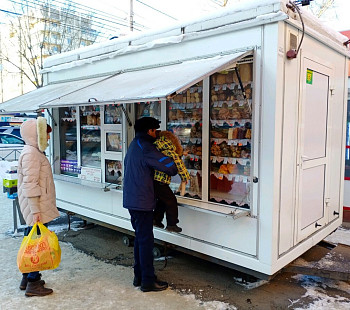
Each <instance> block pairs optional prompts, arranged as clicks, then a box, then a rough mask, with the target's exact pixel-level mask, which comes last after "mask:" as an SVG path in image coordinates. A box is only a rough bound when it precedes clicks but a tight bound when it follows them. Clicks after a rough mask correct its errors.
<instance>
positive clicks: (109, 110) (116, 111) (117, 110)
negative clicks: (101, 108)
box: [105, 104, 123, 124]
mask: <svg viewBox="0 0 350 310" xmlns="http://www.w3.org/2000/svg"><path fill="white" fill-rule="evenodd" d="M122 116H123V114H122V109H121V106H120V105H118V104H110V105H106V106H105V124H121V123H122Z"/></svg>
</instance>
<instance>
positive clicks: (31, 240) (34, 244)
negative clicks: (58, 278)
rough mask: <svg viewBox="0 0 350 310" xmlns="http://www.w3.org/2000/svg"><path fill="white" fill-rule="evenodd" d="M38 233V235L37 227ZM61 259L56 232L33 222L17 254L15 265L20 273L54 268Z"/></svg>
mask: <svg viewBox="0 0 350 310" xmlns="http://www.w3.org/2000/svg"><path fill="white" fill-rule="evenodd" d="M38 227H39V229H40V235H38V229H37V228H38ZM60 261H61V248H60V245H59V243H58V238H57V236H56V234H55V233H54V232H52V231H50V230H49V229H47V228H46V227H45V226H44V225H43V224H42V223H40V222H39V223H35V224H34V226H33V228H32V230H31V231H30V233H29V235H28V236H25V237H24V238H23V241H22V244H21V247H20V248H19V251H18V254H17V266H18V269H19V270H20V271H21V272H22V273H28V272H33V271H42V270H48V269H55V268H57V267H58V265H59V264H60Z"/></svg>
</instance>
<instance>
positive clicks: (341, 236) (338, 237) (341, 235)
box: [324, 227, 350, 246]
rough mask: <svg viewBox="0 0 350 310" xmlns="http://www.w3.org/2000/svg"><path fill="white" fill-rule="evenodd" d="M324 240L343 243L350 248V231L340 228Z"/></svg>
mask: <svg viewBox="0 0 350 310" xmlns="http://www.w3.org/2000/svg"><path fill="white" fill-rule="evenodd" d="M324 240H325V241H327V242H331V243H336V244H338V243H342V244H346V245H349V246H350V229H346V228H344V227H339V228H338V229H337V230H336V231H335V232H334V233H332V234H330V235H329V236H328V237H327V238H326V239H324Z"/></svg>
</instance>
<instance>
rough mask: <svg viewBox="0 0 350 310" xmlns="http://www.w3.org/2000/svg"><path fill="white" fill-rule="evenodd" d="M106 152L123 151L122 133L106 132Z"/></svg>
mask: <svg viewBox="0 0 350 310" xmlns="http://www.w3.org/2000/svg"><path fill="white" fill-rule="evenodd" d="M105 138H106V140H105V141H106V152H121V151H122V134H121V132H106V137H105Z"/></svg>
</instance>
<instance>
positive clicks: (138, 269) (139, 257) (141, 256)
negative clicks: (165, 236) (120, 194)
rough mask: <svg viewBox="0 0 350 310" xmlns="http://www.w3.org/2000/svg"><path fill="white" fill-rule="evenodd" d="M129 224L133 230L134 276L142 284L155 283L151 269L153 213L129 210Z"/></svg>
mask: <svg viewBox="0 0 350 310" xmlns="http://www.w3.org/2000/svg"><path fill="white" fill-rule="evenodd" d="M129 213H130V216H131V224H132V227H133V228H134V230H135V240H134V260H135V262H134V274H135V277H138V278H139V279H141V281H142V284H145V285H147V284H152V283H153V282H154V281H155V274H154V267H153V247H154V236H153V212H152V211H136V210H130V209H129Z"/></svg>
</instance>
